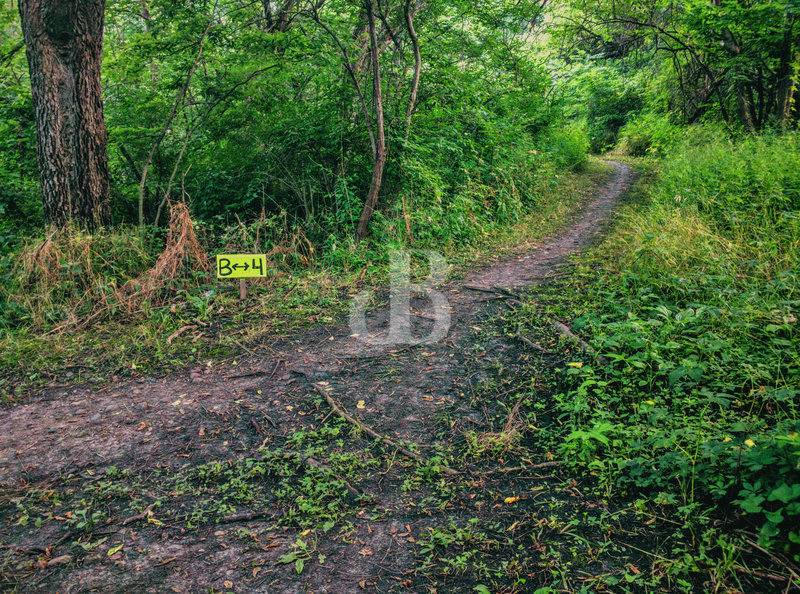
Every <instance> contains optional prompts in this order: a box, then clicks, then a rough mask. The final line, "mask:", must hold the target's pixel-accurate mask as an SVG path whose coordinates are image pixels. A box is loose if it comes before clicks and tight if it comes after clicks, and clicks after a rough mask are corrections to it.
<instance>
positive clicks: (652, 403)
mask: <svg viewBox="0 0 800 594" xmlns="http://www.w3.org/2000/svg"><path fill="white" fill-rule="evenodd" d="M645 403H646V404H649V405H650V406H655V405H656V403H655V402H653V401H652V400H645Z"/></svg>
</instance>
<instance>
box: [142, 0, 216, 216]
mask: <svg viewBox="0 0 800 594" xmlns="http://www.w3.org/2000/svg"><path fill="white" fill-rule="evenodd" d="M216 11H217V2H214V8H213V9H212V11H211V18H209V19H208V25H207V26H206V28H205V30H204V31H203V34H202V35H201V36H200V42H199V48H198V50H197V55H196V56H195V57H194V62H192V65H191V67H190V68H189V72H187V73H186V79H185V80H184V81H183V86H182V87H181V88H180V90H179V91H178V96H177V97H176V98H175V102H174V103H173V104H172V111H171V112H170V114H169V116H168V117H167V119H166V121H165V122H164V125H163V126H162V127H161V131H160V132H159V134H158V136H157V137H156V141H155V142H154V143H153V146H151V147H150V152H149V153H148V154H147V160H146V161H145V162H144V165H143V166H142V177H141V179H140V180H139V227H144V187H145V184H146V183H147V172H148V171H149V169H150V165H152V164H153V157H154V156H155V154H156V150H158V147H159V146H160V145H161V141H163V140H164V137H165V136H166V135H167V130H169V126H170V124H171V123H172V120H173V119H174V118H175V115H176V114H177V113H178V108H179V107H180V106H181V105H182V104H183V99H184V97H186V92H187V91H188V90H189V84H190V83H191V82H192V75H193V74H194V71H195V70H196V69H197V66H198V64H199V63H200V58H201V57H202V55H203V44H204V43H205V40H206V36H207V35H208V32H209V31H210V30H211V27H212V26H214V15H215V13H216Z"/></svg>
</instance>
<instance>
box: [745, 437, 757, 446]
mask: <svg viewBox="0 0 800 594" xmlns="http://www.w3.org/2000/svg"><path fill="white" fill-rule="evenodd" d="M744 445H746V446H747V447H748V448H752V447H753V446H754V445H756V442H754V441H753V440H752V439H745V440H744Z"/></svg>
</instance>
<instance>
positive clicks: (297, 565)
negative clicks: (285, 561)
mask: <svg viewBox="0 0 800 594" xmlns="http://www.w3.org/2000/svg"><path fill="white" fill-rule="evenodd" d="M305 564H306V562H305V561H303V560H302V559H298V560H297V561H296V562H295V564H294V568H295V569H296V570H297V573H303V567H304V566H305Z"/></svg>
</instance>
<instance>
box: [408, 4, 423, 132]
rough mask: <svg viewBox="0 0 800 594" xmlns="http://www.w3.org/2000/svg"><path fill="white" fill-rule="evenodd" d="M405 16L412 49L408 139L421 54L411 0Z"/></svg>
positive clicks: (420, 70)
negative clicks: (412, 75) (412, 71)
mask: <svg viewBox="0 0 800 594" xmlns="http://www.w3.org/2000/svg"><path fill="white" fill-rule="evenodd" d="M405 17H406V28H407V29H408V37H409V39H411V47H412V48H413V50H414V78H413V79H412V81H411V95H410V96H409V98H408V108H407V109H406V140H408V134H409V133H410V132H411V116H412V114H413V113H414V108H415V107H416V105H417V91H418V90H419V77H420V73H421V72H422V56H421V55H420V53H419V37H418V36H417V31H416V29H414V13H413V12H412V11H411V0H406V7H405Z"/></svg>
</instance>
